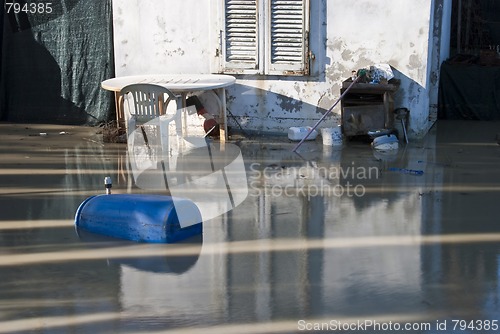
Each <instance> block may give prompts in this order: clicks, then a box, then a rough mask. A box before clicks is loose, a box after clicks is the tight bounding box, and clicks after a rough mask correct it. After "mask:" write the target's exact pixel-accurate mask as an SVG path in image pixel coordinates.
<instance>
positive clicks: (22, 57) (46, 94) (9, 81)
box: [0, 0, 114, 125]
mask: <svg viewBox="0 0 500 334" xmlns="http://www.w3.org/2000/svg"><path fill="white" fill-rule="evenodd" d="M16 3H18V4H20V7H17V8H15V7H14V6H12V7H10V13H7V10H8V9H9V7H8V5H7V4H6V6H7V7H5V13H4V14H3V15H2V17H3V36H2V39H0V41H1V42H3V43H2V48H1V50H2V57H1V72H0V98H1V99H0V117H1V119H2V120H4V121H11V122H22V123H26V122H37V123H40V122H43V123H57V124H78V125H94V124H97V123H100V122H103V121H107V120H108V118H110V117H111V115H112V112H113V110H114V99H113V96H112V93H110V92H106V91H104V90H102V89H101V87H100V83H101V81H103V80H105V79H108V78H110V77H113V76H114V65H113V37H112V36H113V32H112V7H111V0H61V1H57V2H39V1H26V0H25V1H19V0H18V1H16ZM25 4H26V6H24V5H25ZM35 4H36V6H37V7H34V6H33V5H35ZM40 4H42V5H40ZM16 11H17V13H16Z"/></svg>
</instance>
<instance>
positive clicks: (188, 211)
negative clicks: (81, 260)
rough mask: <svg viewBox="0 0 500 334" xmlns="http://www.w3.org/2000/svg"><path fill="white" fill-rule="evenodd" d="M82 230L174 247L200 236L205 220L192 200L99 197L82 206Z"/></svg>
mask: <svg viewBox="0 0 500 334" xmlns="http://www.w3.org/2000/svg"><path fill="white" fill-rule="evenodd" d="M75 225H76V227H77V228H78V229H82V230H86V231H89V232H92V233H98V234H103V235H107V236H110V237H115V238H121V239H127V240H133V241H141V242H153V243H173V242H177V241H180V240H183V239H186V238H189V237H191V236H195V235H200V234H201V233H202V231H203V229H202V218H201V214H200V211H199V210H198V207H197V206H196V204H194V203H193V202H192V201H190V200H188V199H183V198H178V197H171V196H162V195H142V194H114V195H111V194H110V195H97V196H92V197H89V198H87V199H86V200H85V201H83V202H82V204H80V206H79V207H78V210H77V211H76V215H75Z"/></svg>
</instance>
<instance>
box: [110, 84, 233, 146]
mask: <svg viewBox="0 0 500 334" xmlns="http://www.w3.org/2000/svg"><path fill="white" fill-rule="evenodd" d="M235 82H236V78H234V77H233V76H230V75H223V74H154V75H133V76H123V77H117V78H112V79H108V80H105V81H103V82H102V83H101V87H102V88H103V89H105V90H109V91H112V92H114V93H115V102H116V120H117V122H118V126H119V127H124V125H125V117H124V110H123V101H122V99H121V97H120V91H121V89H122V88H123V87H125V86H127V85H131V84H137V83H149V84H156V85H160V86H163V87H165V88H167V89H169V90H170V91H172V92H173V93H175V94H178V95H180V96H181V98H182V101H181V102H180V104H181V106H182V108H185V107H186V97H187V94H188V93H192V92H199V91H213V92H214V93H215V94H214V95H215V96H216V98H217V99H218V105H219V106H220V110H219V126H220V139H221V141H226V140H227V139H228V138H227V112H226V90H225V88H226V87H228V86H231V85H233V84H234V83H235ZM178 102H179V101H178Z"/></svg>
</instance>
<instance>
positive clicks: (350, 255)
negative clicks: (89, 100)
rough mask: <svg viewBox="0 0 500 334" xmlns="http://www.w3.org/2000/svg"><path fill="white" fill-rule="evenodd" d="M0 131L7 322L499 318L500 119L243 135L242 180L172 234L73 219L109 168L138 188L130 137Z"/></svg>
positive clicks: (414, 323)
mask: <svg viewBox="0 0 500 334" xmlns="http://www.w3.org/2000/svg"><path fill="white" fill-rule="evenodd" d="M0 129H1V131H0V156H1V159H0V208H1V210H0V333H304V332H307V333H309V332H310V333H313V332H314V333H331V332H344V333H384V332H401V333H478V332H481V333H494V332H498V328H499V327H500V323H499V322H500V280H499V276H500V218H499V217H500V168H499V166H500V145H498V143H497V139H496V135H497V133H500V124H499V123H481V122H443V121H440V122H439V123H438V124H437V125H436V126H435V127H434V128H433V129H432V130H431V132H430V133H429V134H428V135H427V136H426V138H425V139H424V140H421V141H412V142H410V143H409V144H408V145H403V144H401V145H400V148H399V150H398V151H397V152H392V153H391V152H385V153H382V152H375V151H373V150H372V149H371V147H370V145H369V144H366V143H363V142H348V143H346V144H345V145H344V146H343V147H342V149H332V148H329V147H323V145H322V144H321V139H318V140H317V141H315V142H306V143H305V144H304V145H302V146H301V147H300V149H299V150H298V153H299V154H295V153H292V152H291V150H292V148H293V147H294V146H295V144H296V143H291V142H288V141H287V140H286V139H283V138H272V137H271V138H270V137H268V138H251V139H250V138H248V139H245V138H243V139H242V140H239V141H237V142H233V143H235V144H236V145H238V147H239V148H240V149H241V151H242V154H243V159H244V165H245V168H246V177H247V179H248V196H247V197H246V199H245V200H244V201H243V202H242V203H241V204H240V205H239V206H237V207H236V208H235V209H233V210H231V211H229V212H227V213H225V214H223V215H221V216H219V217H217V218H214V219H211V220H209V221H205V222H204V226H203V236H202V237H200V238H196V237H195V238H191V239H188V240H186V241H184V242H181V243H176V244H146V243H136V242H131V241H125V240H118V239H113V238H109V237H104V236H99V235H94V234H92V233H88V232H84V231H77V230H75V227H74V216H75V212H76V209H77V208H78V206H79V205H80V203H81V202H82V201H83V200H85V199H86V198H87V197H89V196H92V195H95V194H100V193H104V187H103V179H104V177H105V176H111V177H112V179H113V181H114V183H113V192H115V193H137V192H144V191H143V190H140V189H138V188H137V187H136V185H135V184H134V179H133V177H132V176H131V173H130V171H129V167H128V156H127V152H126V150H127V147H126V145H124V144H103V143H102V142H101V140H100V137H99V135H98V134H96V131H97V130H96V129H95V128H87V127H63V126H48V125H36V126H35V125H12V124H2V125H0ZM405 170H406V172H405ZM407 170H414V171H421V172H422V173H423V174H422V175H418V173H407ZM206 196H207V197H208V198H210V196H213V193H211V192H210V191H208V190H207V191H206ZM391 330H392V331H391Z"/></svg>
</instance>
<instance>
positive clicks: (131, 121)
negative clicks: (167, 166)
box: [120, 84, 181, 154]
mask: <svg viewBox="0 0 500 334" xmlns="http://www.w3.org/2000/svg"><path fill="white" fill-rule="evenodd" d="M120 95H121V96H122V98H123V103H124V106H126V107H127V108H124V109H128V111H127V110H126V111H125V119H126V126H127V139H128V141H132V142H131V143H129V144H132V145H133V141H134V136H133V132H134V131H135V130H136V128H137V127H141V126H143V125H145V124H146V123H147V125H155V126H158V127H159V130H160V138H161V147H162V151H163V153H164V154H168V147H169V143H168V137H169V133H168V131H169V123H170V122H171V121H176V128H178V129H179V130H180V129H181V124H180V122H181V118H180V107H181V106H180V105H179V103H180V101H181V96H179V95H175V94H174V93H172V92H171V91H170V90H168V89H167V88H165V87H163V86H160V85H154V84H132V85H128V86H125V87H123V89H122V90H121V91H120ZM172 101H175V102H176V103H177V109H176V112H175V113H174V114H173V115H169V116H170V117H169V116H167V114H166V111H167V107H168V105H169V103H170V102H172ZM141 131H142V132H143V134H144V135H145V136H146V134H145V131H144V128H142V129H141ZM144 139H145V141H146V143H147V142H148V138H147V137H145V138H144Z"/></svg>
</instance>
